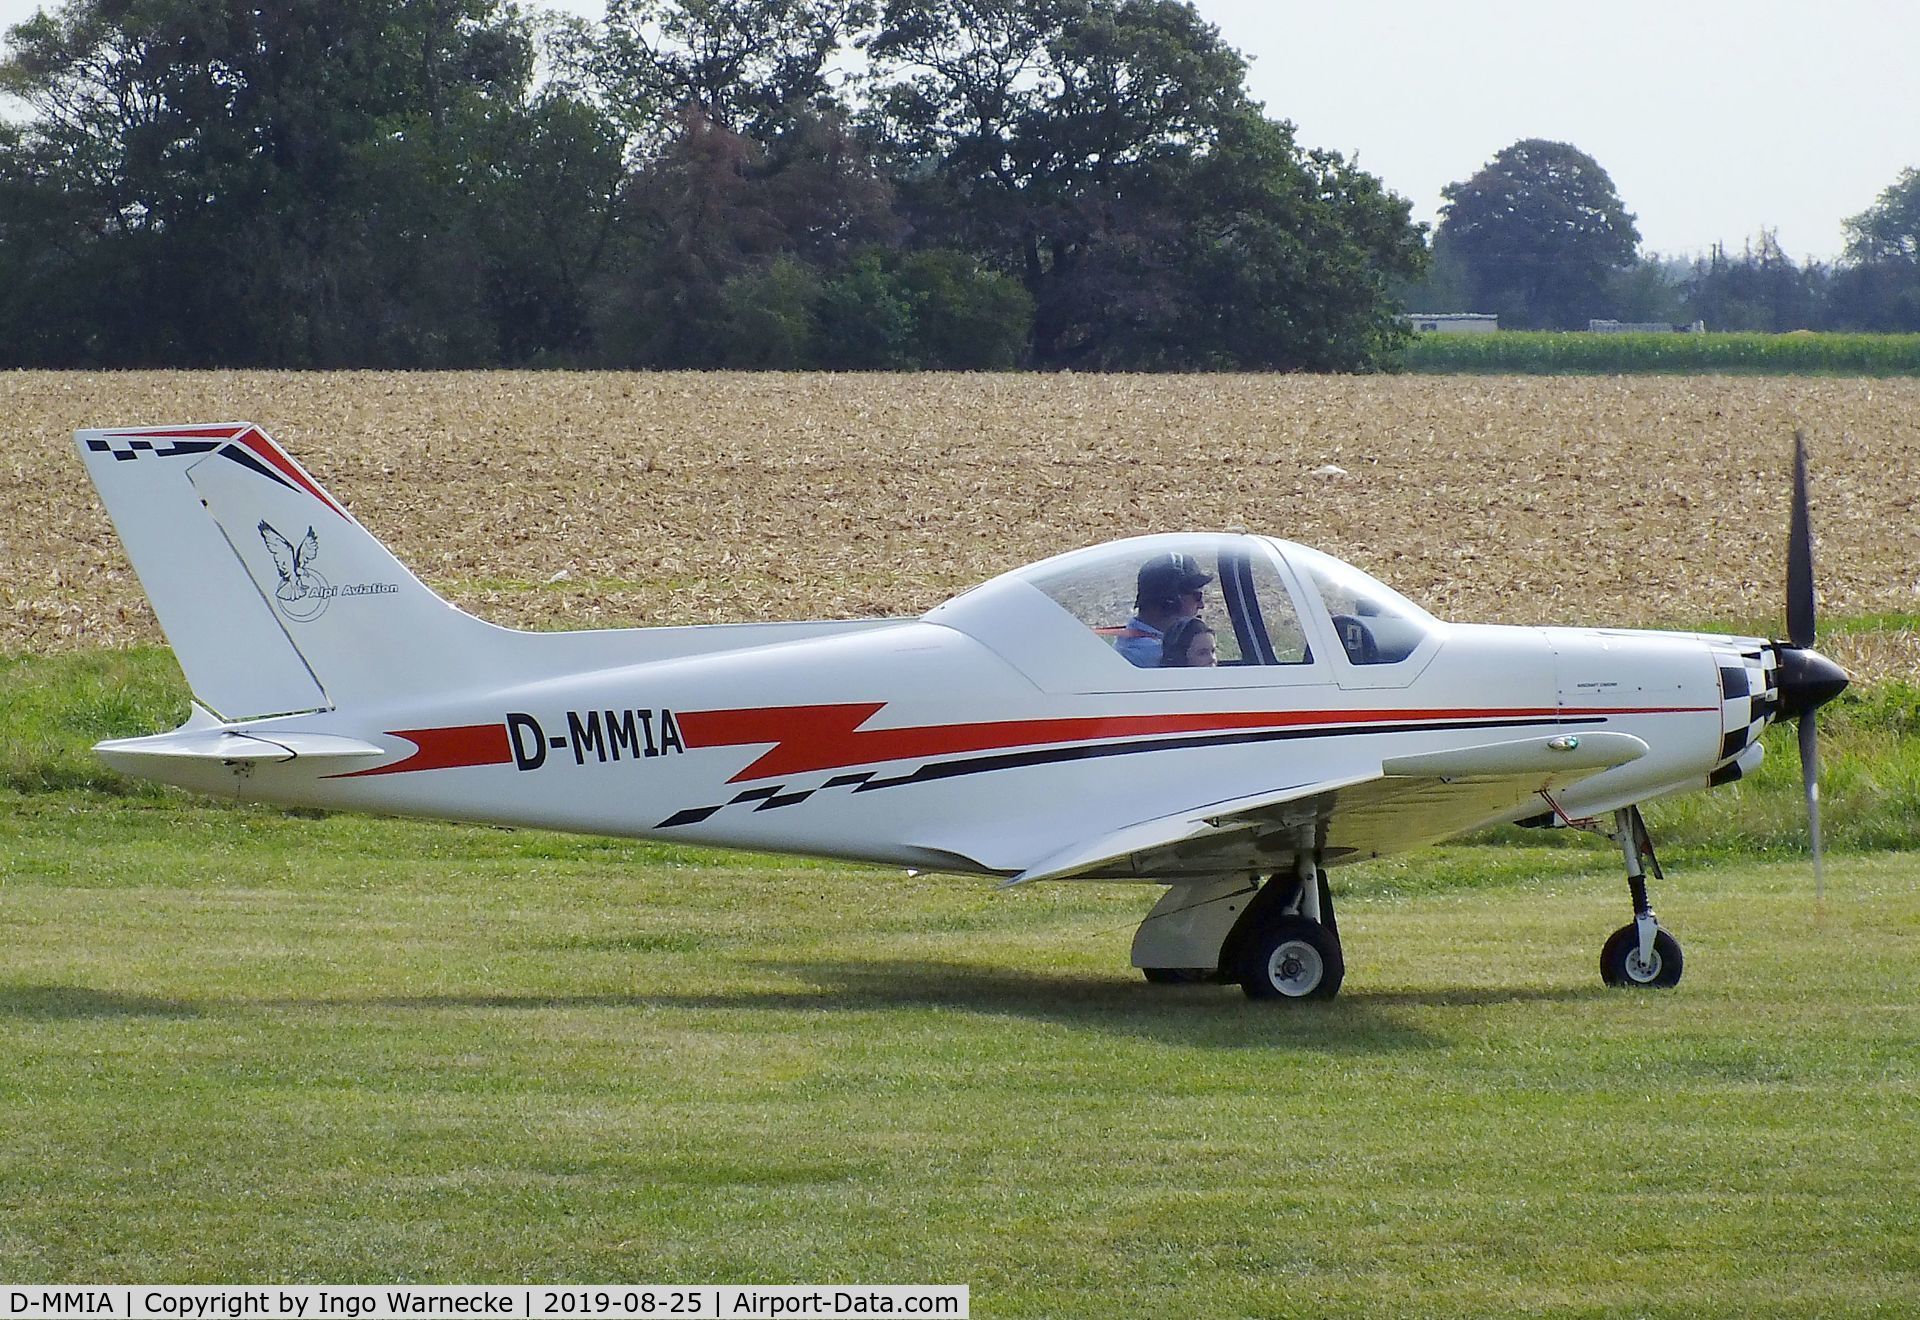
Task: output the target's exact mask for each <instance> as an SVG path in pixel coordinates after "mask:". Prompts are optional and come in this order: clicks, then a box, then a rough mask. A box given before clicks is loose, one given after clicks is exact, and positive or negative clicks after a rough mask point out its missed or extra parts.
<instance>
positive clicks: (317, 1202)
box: [0, 652, 1920, 1316]
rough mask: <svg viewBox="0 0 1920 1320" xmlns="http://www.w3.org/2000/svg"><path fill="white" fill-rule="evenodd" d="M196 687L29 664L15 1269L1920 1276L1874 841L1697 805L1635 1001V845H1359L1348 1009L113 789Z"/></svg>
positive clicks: (909, 900)
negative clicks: (1607, 957) (1609, 965)
mask: <svg viewBox="0 0 1920 1320" xmlns="http://www.w3.org/2000/svg"><path fill="white" fill-rule="evenodd" d="M171 663H172V662H171V660H170V658H168V657H167V656H166V654H165V653H164V652H139V653H131V654H118V655H112V656H88V657H67V658H53V659H35V660H27V659H16V660H11V661H6V662H4V665H5V667H4V669H0V680H3V681H4V686H3V687H0V694H4V704H0V753H4V757H5V759H4V762H0V764H3V765H4V769H5V774H6V776H7V777H6V781H5V784H4V785H0V1275H3V1276H5V1277H7V1278H8V1279H12V1280H22V1279H26V1280H98V1279H108V1280H132V1281H141V1280H165V1281H170V1282H209V1281H222V1280H248V1281H253V1280H260V1281H269V1280H274V1281H312V1282H318V1281H340V1282H378V1281H385V1280H415V1281H430V1282H453V1281H474V1280H497V1281H552V1280H582V1279H586V1280H594V1281H600V1280H640V1279H645V1280H651V1281H679V1282H739V1281H764V1282H799V1281H815V1282H818V1281H828V1280H833V1281H859V1282H926V1281H938V1282H961V1283H967V1284H970V1285H971V1286H972V1288H973V1303H974V1311H975V1314H978V1315H982V1316H1071V1315H1088V1316H1108V1315H1115V1314H1155V1315H1159V1314H1204V1315H1213V1314H1220V1315H1262V1316H1264V1315H1291V1314H1311V1315H1378V1314H1422V1315H1428V1314H1435V1315H1438V1314H1444V1315H1455V1314H1500V1315H1505V1314H1513V1313H1516V1312H1553V1313H1557V1314H1558V1313H1564V1314H1591V1315H1603V1314H1604V1315H1616V1314H1636V1315H1674V1316H1692V1315H1700V1314H1730V1315H1731V1314H1738V1315H1749V1314H1759V1315H1810V1314H1871V1313H1884V1314H1900V1313H1903V1312H1904V1311H1907V1310H1908V1309H1910V1307H1911V1305H1912V1299H1913V1298H1914V1297H1916V1296H1920V1165H1916V1163H1915V1161H1914V1160H1913V1158H1912V1151H1913V1147H1914V1143H1915V1140H1916V1134H1920V991H1917V990H1916V981H1917V978H1916V970H1920V962H1917V959H1916V954H1915V949H1916V947H1920V946H1917V945H1916V940H1917V939H1920V857H1916V856H1915V855H1913V854H1887V853H1879V854H1875V853H1866V852H1850V851H1846V850H1845V849H1846V848H1850V847H1852V846H1853V844H1852V843H1851V842H1845V841H1844V840H1843V843H1845V847H1843V850H1842V851H1841V852H1840V853H1838V854H1837V855H1836V856H1835V857H1833V858H1832V859H1831V863H1830V866H1829V874H1828V895H1827V898H1826V901H1825V903H1824V904H1823V905H1821V906H1819V907H1816V906H1815V904H1814V903H1813V900H1812V897H1811V885H1812V880H1811V873H1810V870H1809V868H1808V867H1807V866H1806V864H1805V863H1804V862H1803V861H1802V860H1800V859H1799V857H1798V855H1797V853H1796V852H1795V851H1794V850H1793V849H1792V847H1790V846H1789V845H1788V844H1786V843H1784V842H1783V843H1781V844H1780V845H1779V847H1778V850H1777V851H1778V856H1777V857H1775V856H1770V852H1771V851H1772V850H1773V849H1774V844H1773V843H1771V842H1768V841H1766V840H1764V839H1763V840H1759V841H1757V842H1756V841H1754V840H1750V839H1747V838H1745V837H1744V836H1742V835H1740V834H1738V832H1735V833H1733V834H1731V835H1728V834H1725V833H1722V832H1720V831H1721V830H1722V828H1723V827H1722V825H1721V824H1720V823H1717V822H1715V821H1714V820H1712V819H1711V818H1707V817H1700V818H1687V817H1684V816H1678V815H1674V814H1673V813H1675V812H1678V811H1680V810H1681V807H1682V803H1680V802H1677V803H1673V804H1662V805H1661V806H1660V807H1658V808H1657V809H1656V810H1655V811H1653V812H1651V813H1650V815H1651V817H1652V820H1653V826H1654V829H1655V832H1656V837H1657V838H1660V839H1661V840H1663V841H1666V842H1669V843H1670V844H1671V846H1670V847H1669V848H1668V850H1667V852H1666V857H1665V859H1666V861H1667V863H1668V868H1669V876H1668V879H1667V880H1665V881H1664V882H1659V883H1657V884H1656V886H1655V891H1654V897H1655V900H1656V902H1657V904H1658V906H1659V909H1660V912H1661V915H1662V917H1663V919H1664V920H1665V922H1666V923H1667V924H1668V925H1669V926H1670V927H1672V928H1673V929H1674V931H1675V933H1676V934H1677V935H1678V936H1679V938H1680V939H1681V940H1682V942H1683V943H1684V945H1685V948H1686V953H1687V960H1688V970H1687V974H1686V979H1685V980H1684V982H1683V983H1682V985H1681V986H1680V987H1679V988H1678V989H1677V990H1676V991H1673V992H1671V993H1631V992H1608V991H1605V990H1603V989H1602V988H1601V987H1600V985H1599V978H1598V972H1597V953H1598V948H1599V944H1600V941H1601V940H1602V938H1604V936H1605V935H1606V933H1607V932H1608V931H1610V930H1612V929H1613V928H1614V927H1615V926H1617V925H1619V924H1621V923H1622V922H1623V921H1624V920H1625V918H1626V915H1627V901H1626V897H1625V893H1624V886H1623V884H1622V883H1621V880H1620V876H1619V864H1618V860H1617V857H1616V856H1615V854H1614V853H1613V851H1612V850H1611V848H1609V847H1608V846H1607V845H1605V844H1604V842H1602V841H1599V840H1594V839H1590V838H1584V837H1580V836H1573V835H1570V834H1569V833H1567V832H1552V833H1543V832H1533V831H1529V832H1520V833H1522V835H1523V837H1524V838H1525V839H1526V840H1527V841H1528V842H1529V843H1532V844H1533V845H1534V846H1527V847H1517V848H1516V847H1496V846H1486V845H1463V846H1454V847H1447V848H1440V849H1431V850H1427V851H1424V852H1420V853H1416V854H1411V855H1408V856H1405V857H1400V858H1394V859H1390V860H1388V861H1385V862H1379V863H1374V864H1370V865H1368V866H1365V867H1359V868H1352V869H1349V870H1344V871H1341V872H1339V873H1338V874H1337V877H1336V893H1337V895H1338V898H1339V902H1340V917H1341V928H1342V932H1343V934H1344V937H1345V943H1346V950H1347V955H1348V962H1349V971H1348V976H1347V983H1346V987H1345V989H1344V990H1343V992H1342V995H1341V997H1340V999H1339V1000H1337V1001H1335V1002H1334V1003H1332V1004H1327V1005H1314V1006H1304V1007H1302V1006H1293V1007H1286V1006H1280V1007H1276V1006H1272V1005H1254V1004H1250V1003H1248V1002H1246V1001H1245V1000H1244V999H1243V998H1242V997H1241V996H1240V995H1239V993H1238V992H1237V991H1234V990H1231V989H1225V988H1220V987H1195V988H1179V989H1170V988H1155V987H1150V986H1148V985H1146V984H1145V983H1144V982H1143V981H1141V980H1140V979H1139V978H1138V977H1137V975H1136V974H1134V973H1132V972H1130V971H1129V970H1128V969H1127V967H1126V962H1127V947H1128V942H1129V940H1130V938H1131V934H1132V930H1133V927H1134V925H1135V924H1136V923H1137V921H1138V919H1139V917H1140V915H1141V913H1142V912H1143V911H1144V909H1145V908H1146V907H1147V906H1148V904H1149V903H1150V902H1151V900H1152V897H1153V895H1154V894H1155V893H1156V892H1157V891H1155V890H1152V889H1146V888H1139V887H1133V886H1117V885H1086V886H1077V885H1053V886H1036V887H1033V888H1031V889H1016V890H1012V891H1007V892H997V891H996V890H994V888H993V887H992V886H991V885H990V884H989V883H986V882H983V881H978V880H965V879H953V878H944V877H907V876H903V875H901V874H899V873H897V872H886V871H875V870H867V869H862V868H854V867H848V866H843V865H838V864H827V863H815V862H795V861H789V860H784V859H770V858H762V857H742V856H726V855H720V854H715V853H710V852H705V851H702V850H697V849H689V848H667V847H660V846H653V845H642V844H636V843H632V842H628V841H619V840H606V839H593V838H575V837H568V836H561V835H553V834H547V833H542V832H537V831H523V832H514V831H507V830H497V829H483V828H475V827H466V826H455V825H436V824H430V823H419V822H400V821H388V820H378V819H365V818H356V817H347V816H314V815H306V816H295V815H291V814H287V813H281V812H276V811H272V810H269V809H265V808H257V807H245V806H235V805H230V804H220V803H211V802H205V801H202V800H198V799H194V798H190V797H188V796H187V795H185V794H180V793H176V792H173V791H172V790H159V789H154V790H146V789H139V790H134V789H131V788H129V787H128V786H127V785H126V784H125V783H124V782H123V781H117V780H116V779H114V778H113V777H111V776H107V777H104V778H97V779H96V778H93V777H91V776H92V775H93V774H94V773H95V772H91V771H87V770H85V769H84V761H85V760H86V759H87V758H86V756H85V753H84V747H85V744H86V743H87V742H88V741H90V740H92V739H93V738H96V737H99V736H108V735H113V734H125V733H135V732H142V731H146V730H149V729H153V728H161V727H167V726H168V725H170V724H171V723H173V722H175V721H176V720H177V719H178V717H179V715H180V714H181V713H183V711H184V696H183V694H182V693H181V691H180V689H179V686H178V684H179V678H178V674H177V672H176V671H173V670H172V669H171ZM1849 697H1850V698H1853V697H1854V694H1849ZM1915 710H1916V702H1915V701H1914V698H1913V694H1912V693H1911V692H1909V691H1906V690H1904V689H1893V688H1889V689H1886V690H1884V691H1876V692H1873V693H1869V694H1866V695H1865V696H1861V697H1858V698H1855V699H1854V704H1853V705H1852V706H1844V705H1840V704H1838V703H1836V706H1835V707H1830V708H1829V711H1830V712H1831V713H1832V716H1833V718H1831V719H1830V721H1829V726H1830V727H1831V728H1832V730H1833V731H1834V746H1833V748H1832V749H1831V750H1830V758H1831V759H1834V760H1836V761H1840V762H1846V761H1849V760H1852V761H1853V762H1854V763H1856V764H1858V765H1861V766H1868V767H1871V768H1873V772H1874V773H1886V771H1885V767H1886V766H1887V765H1890V764H1898V765H1905V761H1904V760H1903V759H1902V758H1904V757H1906V756H1908V755H1910V751H1909V750H1908V745H1909V744H1911V743H1912V742H1913V741H1915V740H1914V739H1913V738H1912V737H1911V734H1912V733H1913V731H1914V727H1915ZM129 722H130V723H129ZM1772 760H1773V762H1774V765H1775V769H1776V770H1777V769H1779V768H1781V767H1784V769H1785V771H1786V772H1787V773H1788V777H1789V780H1790V779H1791V761H1792V748H1791V742H1790V741H1789V742H1788V744H1787V745H1786V746H1785V747H1784V748H1781V749H1777V750H1776V754H1775V755H1774V756H1773V758H1772ZM1837 778H1838V776H1837V775H1836V779H1837ZM1765 782H1766V781H1764V779H1763V780H1762V781H1756V782H1755V783H1753V784H1750V785H1742V786H1740V789H1741V791H1742V792H1743V793H1744V792H1747V791H1748V790H1750V789H1751V790H1753V791H1755V792H1758V791H1759V790H1760V789H1761V788H1762V786H1763V785H1764V784H1765ZM1789 787H1790V788H1791V794H1790V796H1791V797H1792V798H1793V799H1794V800H1795V801H1797V786H1793V785H1792V784H1789ZM1767 791H1768V792H1773V791H1775V789H1774V788H1771V787H1769V788H1767ZM1876 791H1878V790H1876ZM1732 796H1733V795H1732V794H1730V793H1728V792H1727V791H1724V790H1723V792H1722V793H1719V794H1712V795H1698V796H1696V797H1695V798H1693V799H1686V800H1683V802H1686V801H1701V800H1705V799H1715V798H1723V797H1724V798H1729V799H1730V798H1731V797H1732ZM1871 796H1873V794H1870V793H1867V792H1865V791H1864V790H1862V791H1861V793H1860V799H1861V800H1863V801H1864V800H1866V799H1867V798H1869V797H1871ZM1850 800H1851V799H1849V798H1848V797H1847V796H1846V795H1845V794H1844V793H1841V792H1838V791H1836V793H1835V794H1834V795H1832V796H1831V797H1830V805H1829V818H1830V824H1831V825H1834V826H1835V827H1836V830H1838V832H1840V833H1842V834H1843V835H1844V830H1840V829H1839V820H1838V818H1839V817H1841V816H1842V815H1843V814H1844V812H1843V808H1842V805H1841V804H1842V803H1843V802H1848V801H1850ZM1909 809H1910V808H1909ZM1776 810H1779V811H1781V812H1783V813H1785V814H1788V815H1790V816H1792V817H1793V818H1795V819H1797V806H1796V807H1794V810H1793V811H1792V812H1787V810H1786V807H1784V806H1778V805H1777V804H1774V803H1772V802H1771V800H1761V801H1759V802H1757V803H1750V804H1749V805H1748V807H1747V808H1745V809H1743V810H1742V812H1740V813H1737V814H1739V815H1741V816H1742V817H1745V816H1747V815H1761V816H1764V815H1766V814H1767V813H1769V812H1773V811H1776ZM1690 831H1692V832H1694V833H1693V834H1689V832H1690ZM1676 836H1678V838H1679V841H1678V842H1674V840H1675V838H1676Z"/></svg>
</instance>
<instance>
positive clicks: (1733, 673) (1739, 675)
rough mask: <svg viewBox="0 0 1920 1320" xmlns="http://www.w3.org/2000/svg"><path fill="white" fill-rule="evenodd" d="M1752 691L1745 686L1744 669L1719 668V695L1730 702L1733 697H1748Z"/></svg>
mask: <svg viewBox="0 0 1920 1320" xmlns="http://www.w3.org/2000/svg"><path fill="white" fill-rule="evenodd" d="M1751 693H1752V689H1751V688H1749V687H1748V686H1747V671H1746V669H1745V668H1744V667H1739V666H1730V665H1722V666H1720V695H1721V696H1722V697H1723V698H1725V699H1727V700H1729V701H1731V700H1732V699H1733V698H1735V697H1744V696H1749V695H1751Z"/></svg>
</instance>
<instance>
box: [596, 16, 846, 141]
mask: <svg viewBox="0 0 1920 1320" xmlns="http://www.w3.org/2000/svg"><path fill="white" fill-rule="evenodd" d="M872 21H873V4H872V0H608V4H607V10H606V18H605V21H604V22H603V23H602V24H601V26H600V29H599V33H598V38H599V39H598V42H597V49H596V50H595V51H594V52H593V53H592V54H591V56H590V57H589V60H588V62H589V63H590V64H591V65H592V66H593V67H594V69H595V71H596V76H597V77H598V79H599V80H600V82H601V83H602V85H603V86H604V87H605V88H606V90H607V93H608V97H609V102H610V104H612V105H613V106H615V107H618V108H619V109H620V111H621V112H622V113H624V114H625V115H626V116H627V117H628V118H629V120H630V125H631V127H632V129H633V131H634V132H635V134H636V136H637V137H638V138H639V139H640V140H642V141H646V140H647V139H648V138H649V136H650V135H652V134H653V133H656V132H657V131H658V130H660V129H662V128H665V127H668V126H670V125H671V124H672V123H673V122H674V118H675V116H676V115H680V114H684V113H686V112H687V111H689V110H691V111H694V112H697V113H698V114H700V115H702V116H704V117H705V118H707V119H708V120H711V121H712V122H713V123H716V124H718V125H720V126H721V127H723V128H725V129H728V130H729V131H731V132H735V133H739V134H741V135H742V136H744V137H748V138H751V139H752V140H754V141H755V142H758V143H759V144H760V145H761V146H762V147H763V148H767V149H773V148H774V147H775V146H776V144H777V143H778V142H779V140H780V138H781V137H782V136H783V135H784V134H786V133H788V132H790V131H791V130H792V129H793V127H794V126H795V125H796V124H797V123H798V122H800V121H802V120H804V119H807V118H809V117H814V116H819V115H823V114H827V115H830V114H832V113H834V112H836V111H838V112H842V113H844V111H845V109H846V107H845V105H844V103H843V102H842V101H841V100H840V97H839V94H838V92H837V90H836V89H835V87H834V85H833V81H832V77H831V75H832V71H833V70H832V64H833V61H834V60H835V58H836V57H838V56H840V55H841V54H842V53H843V51H844V50H845V49H848V48H850V47H854V46H857V45H858V43H859V42H860V40H861V39H862V36H863V33H864V32H865V30H866V28H867V27H868V25H869V24H871V22H872ZM775 154H776V155H777V154H778V153H777V152H776V153H775Z"/></svg>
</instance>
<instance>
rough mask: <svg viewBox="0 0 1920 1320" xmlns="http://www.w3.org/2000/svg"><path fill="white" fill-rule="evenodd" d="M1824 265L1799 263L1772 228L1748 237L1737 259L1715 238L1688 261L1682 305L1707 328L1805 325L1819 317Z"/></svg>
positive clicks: (1773, 330)
mask: <svg viewBox="0 0 1920 1320" xmlns="http://www.w3.org/2000/svg"><path fill="white" fill-rule="evenodd" d="M1826 279H1827V268H1826V267H1825V266H1822V265H1820V264H1819V263H1818V262H1811V261H1810V262H1808V263H1807V264H1806V266H1804V267H1801V266H1797V265H1795V264H1794V261H1793V258H1791V257H1789V256H1788V255H1787V254H1786V252H1785V251H1784V250H1782V248H1781V247H1780V243H1779V240H1778V239H1776V238H1775V237H1774V235H1773V231H1772V230H1762V231H1761V232H1760V236H1759V242H1758V244H1757V245H1756V244H1755V243H1754V242H1752V241H1749V242H1748V243H1747V245H1746V248H1745V249H1744V251H1743V252H1742V254H1741V256H1740V258H1739V259H1738V260H1735V259H1733V258H1732V257H1729V256H1728V255H1727V251H1726V249H1725V248H1724V247H1722V246H1721V245H1720V244H1718V243H1716V244H1714V246H1713V250H1712V252H1711V253H1709V254H1708V256H1707V258H1706V259H1705V260H1703V261H1698V262H1696V263H1694V268H1693V274H1692V277H1691V278H1690V279H1689V280H1688V282H1687V308H1688V310H1689V312H1691V314H1692V315H1693V316H1694V317H1695V318H1697V319H1699V320H1702V321H1705V322H1706V323H1707V326H1708V328H1710V329H1713V330H1746V331H1756V332H1762V333H1781V332H1784V331H1788V330H1806V329H1811V328H1813V327H1814V326H1817V325H1820V324H1821V323H1822V322H1823V320H1824V308H1823V307H1822V294H1823V292H1824V286H1825V283H1826Z"/></svg>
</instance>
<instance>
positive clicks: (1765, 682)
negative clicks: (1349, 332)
mask: <svg viewBox="0 0 1920 1320" xmlns="http://www.w3.org/2000/svg"><path fill="white" fill-rule="evenodd" d="M1713 656H1714V662H1715V663H1716V664H1717V665H1718V666H1719V667H1720V733H1721V737H1720V760H1719V762H1718V764H1722V765H1724V764H1725V763H1727V762H1729V761H1731V760H1733V759H1734V758H1735V757H1737V756H1739V755H1740V753H1742V752H1744V751H1745V750H1746V749H1747V748H1749V747H1751V746H1752V745H1753V744H1754V743H1757V742H1759V741H1760V735H1761V733H1762V732H1763V731H1764V730H1765V729H1766V727H1767V725H1768V724H1770V723H1771V722H1772V721H1773V718H1774V714H1775V712H1777V711H1778V710H1779V709H1780V692H1779V681H1778V678H1777V676H1776V673H1775V668H1774V666H1775V660H1776V657H1775V655H1774V650H1773V648H1772V647H1771V646H1756V647H1753V648H1750V649H1742V650H1738V651H1734V650H1716V651H1715V652H1714V653H1713Z"/></svg>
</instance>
